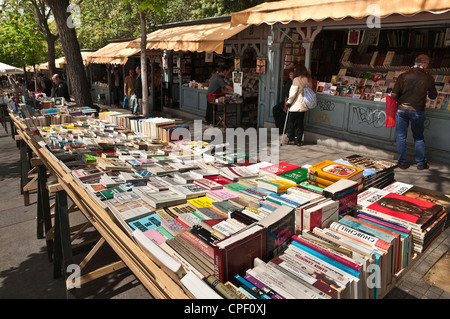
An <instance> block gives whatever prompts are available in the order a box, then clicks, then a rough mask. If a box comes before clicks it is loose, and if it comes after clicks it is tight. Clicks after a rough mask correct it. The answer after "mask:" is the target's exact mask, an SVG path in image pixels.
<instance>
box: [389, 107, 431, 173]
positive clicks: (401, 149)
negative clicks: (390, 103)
mask: <svg viewBox="0 0 450 319" xmlns="http://www.w3.org/2000/svg"><path fill="white" fill-rule="evenodd" d="M410 122H411V131H412V134H413V138H414V149H415V153H416V163H417V165H424V164H425V163H426V162H427V158H426V157H425V141H424V137H423V131H424V123H425V112H416V111H406V110H400V109H398V110H397V116H396V134H397V151H398V162H399V163H400V164H403V165H404V164H407V147H406V137H407V135H408V127H409V123H410Z"/></svg>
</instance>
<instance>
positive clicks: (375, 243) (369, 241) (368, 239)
mask: <svg viewBox="0 0 450 319" xmlns="http://www.w3.org/2000/svg"><path fill="white" fill-rule="evenodd" d="M330 228H331V229H334V230H336V231H337V232H338V233H343V234H347V235H348V236H350V237H351V238H354V239H356V240H359V241H361V242H363V243H365V244H366V245H369V246H371V247H374V248H380V249H382V250H385V251H387V250H388V249H389V245H390V244H389V243H388V242H385V241H384V240H381V239H378V238H376V237H373V236H371V235H368V234H365V233H363V232H361V231H358V230H356V229H354V228H351V227H348V226H346V225H343V224H340V223H337V222H333V223H331V225H330Z"/></svg>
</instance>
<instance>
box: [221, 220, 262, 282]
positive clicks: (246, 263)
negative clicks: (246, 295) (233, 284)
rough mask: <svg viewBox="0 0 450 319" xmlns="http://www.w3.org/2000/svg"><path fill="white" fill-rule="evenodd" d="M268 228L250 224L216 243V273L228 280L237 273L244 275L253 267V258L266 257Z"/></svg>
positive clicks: (222, 278) (222, 280) (223, 280)
mask: <svg viewBox="0 0 450 319" xmlns="http://www.w3.org/2000/svg"><path fill="white" fill-rule="evenodd" d="M266 236H267V230H266V229H265V228H264V227H262V226H260V225H257V224H253V225H251V226H248V227H246V228H244V229H242V230H240V231H238V232H236V233H234V234H232V235H230V236H228V237H227V238H224V239H222V240H219V241H217V242H215V243H214V275H215V276H216V278H218V279H219V280H220V281H221V282H227V281H229V280H231V279H232V278H234V276H235V275H241V276H244V275H245V272H246V271H247V270H248V269H250V268H253V260H254V259H255V257H258V258H259V259H261V260H264V259H265V257H266V238H267V237H266Z"/></svg>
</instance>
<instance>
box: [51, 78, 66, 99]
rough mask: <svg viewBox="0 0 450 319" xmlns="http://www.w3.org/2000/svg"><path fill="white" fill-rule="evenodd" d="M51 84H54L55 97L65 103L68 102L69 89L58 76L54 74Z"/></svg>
mask: <svg viewBox="0 0 450 319" xmlns="http://www.w3.org/2000/svg"><path fill="white" fill-rule="evenodd" d="M52 80H53V83H54V84H55V96H56V97H63V98H64V99H65V100H66V102H70V95H69V88H68V87H67V84H66V83H64V81H63V80H62V78H61V76H60V75H59V74H55V75H53V77H52Z"/></svg>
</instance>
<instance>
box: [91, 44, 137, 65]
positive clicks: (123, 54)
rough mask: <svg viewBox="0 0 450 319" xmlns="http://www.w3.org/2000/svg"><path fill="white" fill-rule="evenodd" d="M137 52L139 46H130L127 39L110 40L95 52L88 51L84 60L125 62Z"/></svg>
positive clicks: (111, 62) (106, 62)
mask: <svg viewBox="0 0 450 319" xmlns="http://www.w3.org/2000/svg"><path fill="white" fill-rule="evenodd" d="M139 52H140V50H139V48H136V47H132V46H130V42H129V41H126V42H112V43H109V44H108V45H106V46H104V47H103V48H101V49H99V50H97V51H95V52H90V55H89V56H88V57H87V58H86V60H87V62H88V63H98V64H126V63H127V61H128V58H129V57H131V56H133V55H135V54H137V53H139Z"/></svg>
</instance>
